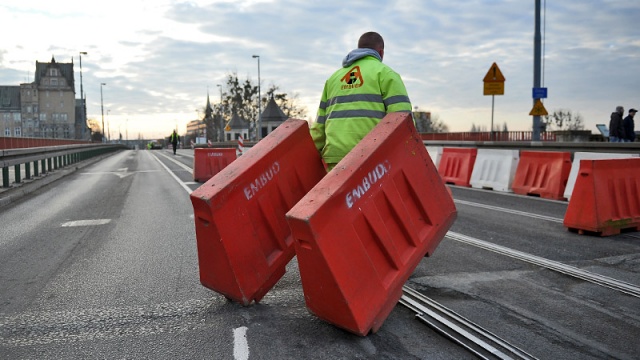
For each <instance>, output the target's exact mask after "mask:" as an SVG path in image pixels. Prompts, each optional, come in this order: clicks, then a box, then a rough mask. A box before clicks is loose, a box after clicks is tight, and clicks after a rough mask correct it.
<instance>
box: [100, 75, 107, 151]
mask: <svg viewBox="0 0 640 360" xmlns="http://www.w3.org/2000/svg"><path fill="white" fill-rule="evenodd" d="M105 85H107V84H105V83H100V113H101V114H102V142H105V137H104V135H105V133H104V130H105V129H104V102H103V100H102V87H103V86H105Z"/></svg>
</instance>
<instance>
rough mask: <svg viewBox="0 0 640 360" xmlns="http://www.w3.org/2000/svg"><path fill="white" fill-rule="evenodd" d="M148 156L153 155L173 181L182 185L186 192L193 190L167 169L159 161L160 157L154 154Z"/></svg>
mask: <svg viewBox="0 0 640 360" xmlns="http://www.w3.org/2000/svg"><path fill="white" fill-rule="evenodd" d="M149 155H150V156H153V158H154V159H156V160H157V161H158V163H160V165H162V167H163V168H164V169H165V170H167V172H168V173H169V175H171V176H172V177H173V179H174V180H175V181H177V182H178V184H180V186H182V188H183V189H185V190H186V191H187V193H189V194H191V192H192V191H193V190H191V189H189V187H188V186H187V185H186V184H185V183H183V182H182V180H180V179H179V178H178V177H177V176H176V174H174V173H173V171H171V170H169V168H168V167H167V165H165V164H163V163H162V161H160V159H158V157H157V156H156V155H155V154H149Z"/></svg>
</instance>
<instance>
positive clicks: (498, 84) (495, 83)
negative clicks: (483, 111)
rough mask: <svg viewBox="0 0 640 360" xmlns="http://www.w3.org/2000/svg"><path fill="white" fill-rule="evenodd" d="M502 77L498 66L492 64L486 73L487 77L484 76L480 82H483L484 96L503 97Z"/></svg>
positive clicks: (503, 79)
mask: <svg viewBox="0 0 640 360" xmlns="http://www.w3.org/2000/svg"><path fill="white" fill-rule="evenodd" d="M505 80H506V79H505V78H504V75H502V71H500V68H499V67H498V64H496V63H493V65H491V67H490V68H489V71H487V75H485V76H484V79H482V81H483V82H484V91H483V94H484V95H504V81H505Z"/></svg>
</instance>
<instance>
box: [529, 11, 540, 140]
mask: <svg viewBox="0 0 640 360" xmlns="http://www.w3.org/2000/svg"><path fill="white" fill-rule="evenodd" d="M535 7H536V11H535V26H534V36H533V87H534V88H539V87H540V74H541V69H540V68H541V65H540V64H541V59H542V56H541V53H542V50H541V43H542V41H541V36H540V0H536V1H535ZM536 100H538V99H533V104H534V106H535V104H536ZM540 129H541V121H540V116H538V115H534V116H533V129H532V130H533V136H532V139H531V140H533V141H540Z"/></svg>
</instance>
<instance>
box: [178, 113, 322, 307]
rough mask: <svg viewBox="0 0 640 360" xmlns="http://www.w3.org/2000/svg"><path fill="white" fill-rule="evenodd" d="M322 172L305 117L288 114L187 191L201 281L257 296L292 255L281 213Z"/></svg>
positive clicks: (228, 292)
mask: <svg viewBox="0 0 640 360" xmlns="http://www.w3.org/2000/svg"><path fill="white" fill-rule="evenodd" d="M324 175H326V171H325V169H324V166H323V165H322V161H321V159H320V154H319V153H318V150H316V148H315V145H314V144H313V140H312V139H311V135H310V133H309V126H308V124H307V122H306V121H304V120H295V119H290V120H287V121H285V122H284V123H282V124H281V125H280V126H278V127H277V128H276V129H275V130H274V131H273V132H272V133H270V134H269V135H268V136H267V137H265V138H264V139H262V140H261V141H260V142H258V143H257V144H256V145H255V146H254V147H253V148H252V149H250V150H249V151H247V152H246V153H245V154H244V155H242V156H241V157H239V158H238V159H237V160H235V161H234V162H232V163H231V164H229V165H228V166H227V167H225V168H224V169H222V171H220V172H219V173H218V174H216V175H215V176H214V177H212V178H211V179H209V181H207V182H206V183H204V184H203V185H202V186H200V187H199V188H198V189H196V190H195V191H194V192H193V193H191V196H190V197H191V202H192V204H193V210H194V215H195V225H196V240H197V245H198V263H199V267H200V282H201V283H202V284H203V285H204V286H206V287H207V288H210V289H212V290H214V291H217V292H219V293H221V294H223V295H225V296H226V297H227V298H229V299H231V300H234V301H237V302H239V303H241V304H243V305H249V304H250V303H251V302H252V301H255V302H259V301H260V300H261V299H262V297H263V296H264V295H265V294H266V293H267V292H268V291H269V289H271V288H272V287H273V285H275V283H276V282H277V281H278V280H279V279H280V278H281V277H282V275H284V273H285V266H286V265H287V263H288V262H289V261H290V260H291V258H293V256H294V255H295V249H294V246H293V239H292V237H291V231H290V230H289V226H288V225H287V220H286V218H285V214H286V212H287V211H289V209H291V208H292V207H293V205H295V204H296V203H297V202H298V200H300V199H301V198H302V197H303V196H304V194H306V193H307V192H308V191H309V190H310V189H311V188H312V187H313V186H314V185H315V184H316V183H318V181H320V179H322V177H323V176H324Z"/></svg>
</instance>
